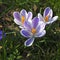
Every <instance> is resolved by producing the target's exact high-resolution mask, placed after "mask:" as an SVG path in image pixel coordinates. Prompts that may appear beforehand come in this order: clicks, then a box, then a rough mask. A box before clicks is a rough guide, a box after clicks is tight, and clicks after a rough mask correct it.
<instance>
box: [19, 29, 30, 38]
mask: <svg viewBox="0 0 60 60" xmlns="http://www.w3.org/2000/svg"><path fill="white" fill-rule="evenodd" d="M20 33H21V35H22V36H24V37H27V38H28V37H31V34H30V32H29V31H27V30H25V29H22V30H21V31H20Z"/></svg>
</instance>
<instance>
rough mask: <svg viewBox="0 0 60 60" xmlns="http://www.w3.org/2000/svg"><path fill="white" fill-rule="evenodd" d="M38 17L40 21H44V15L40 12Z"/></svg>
mask: <svg viewBox="0 0 60 60" xmlns="http://www.w3.org/2000/svg"><path fill="white" fill-rule="evenodd" d="M38 18H39V20H40V21H44V18H43V17H42V15H41V14H40V13H38Z"/></svg>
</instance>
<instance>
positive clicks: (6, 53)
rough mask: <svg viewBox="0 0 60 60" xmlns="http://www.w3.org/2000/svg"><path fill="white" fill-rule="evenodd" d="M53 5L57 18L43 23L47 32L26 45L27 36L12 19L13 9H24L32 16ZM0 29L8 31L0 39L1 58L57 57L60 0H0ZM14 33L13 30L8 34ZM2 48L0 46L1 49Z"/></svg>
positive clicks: (39, 59)
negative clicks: (52, 21) (45, 24)
mask: <svg viewBox="0 0 60 60" xmlns="http://www.w3.org/2000/svg"><path fill="white" fill-rule="evenodd" d="M46 7H50V8H52V10H53V12H54V16H55V15H57V16H59V18H58V20H57V21H56V22H54V23H53V24H51V25H47V26H46V32H47V33H46V35H45V36H44V37H42V38H36V39H35V42H34V44H33V45H32V46H31V47H25V46H24V41H25V40H26V38H24V37H23V36H21V35H20V33H19V32H20V29H19V28H18V26H17V25H16V24H15V23H14V21H13V12H14V11H20V10H21V9H26V10H27V11H32V12H33V16H36V15H37V13H39V12H40V13H41V14H43V11H44V9H45V8H46ZM0 26H2V27H0V29H2V30H3V31H4V32H7V33H9V34H7V35H6V37H5V38H3V39H2V40H1V41H0V60H60V0H0ZM10 32H13V33H10ZM1 47H2V48H1Z"/></svg>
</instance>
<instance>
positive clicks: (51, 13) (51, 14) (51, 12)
mask: <svg viewBox="0 0 60 60" xmlns="http://www.w3.org/2000/svg"><path fill="white" fill-rule="evenodd" d="M49 14H50V15H49V18H50V19H51V18H52V16H53V11H52V9H51V10H50V12H49Z"/></svg>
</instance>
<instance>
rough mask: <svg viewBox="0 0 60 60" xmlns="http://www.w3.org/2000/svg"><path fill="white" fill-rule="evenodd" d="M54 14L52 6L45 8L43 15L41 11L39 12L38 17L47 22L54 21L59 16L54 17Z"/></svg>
mask: <svg viewBox="0 0 60 60" xmlns="http://www.w3.org/2000/svg"><path fill="white" fill-rule="evenodd" d="M52 16H53V11H52V9H51V8H50V7H47V8H45V10H44V13H43V17H42V15H41V14H40V13H38V18H40V20H42V21H43V22H44V23H45V24H50V23H53V22H54V21H56V20H57V19H58V16H54V17H52Z"/></svg>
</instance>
